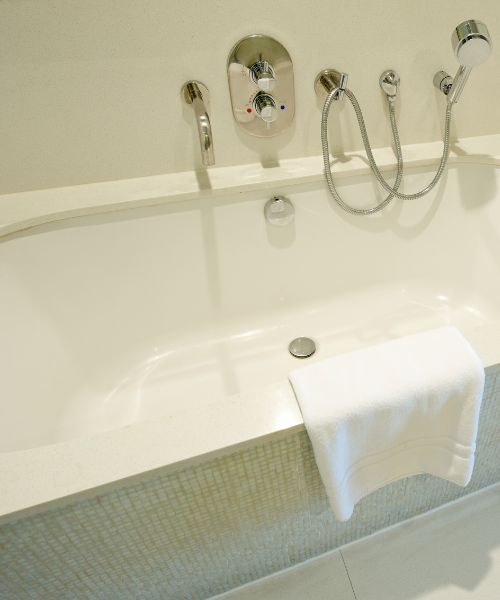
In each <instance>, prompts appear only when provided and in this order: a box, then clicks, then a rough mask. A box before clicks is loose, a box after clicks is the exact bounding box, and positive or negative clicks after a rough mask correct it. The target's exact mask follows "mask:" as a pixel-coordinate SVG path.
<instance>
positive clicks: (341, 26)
mask: <svg viewBox="0 0 500 600" xmlns="http://www.w3.org/2000/svg"><path fill="white" fill-rule="evenodd" d="M470 18H476V19H481V20H483V21H485V23H486V24H487V26H488V28H489V30H490V33H491V35H492V37H493V40H494V43H495V42H496V44H498V45H500V4H499V3H498V0H481V1H478V0H414V1H411V2H410V1H409V0H399V1H398V0H312V1H309V2H298V1H297V0H273V1H272V2H269V3H268V4H265V3H255V2H249V1H248V0H245V1H244V0H184V1H180V0H99V1H96V0H88V1H85V2H82V1H81V0H79V1H78V2H76V1H75V0H43V1H42V0H2V1H1V2H0V192H3V193H5V192H12V191H20V190H29V189H39V188H47V187H56V186H63V185H72V184H77V183H87V182H95V181H105V180H110V179H122V178H129V177H140V176H147V175H155V174H160V173H168V172H177V171H185V170H190V169H193V168H196V169H199V168H201V160H200V152H199V148H198V147H197V140H196V128H195V123H194V120H193V114H192V112H191V111H190V109H189V108H188V107H186V106H184V105H183V104H181V100H180V95H179V91H180V88H181V86H182V84H183V83H184V82H185V81H186V80H188V79H199V80H201V81H203V82H204V83H205V84H206V85H207V86H208V88H209V90H210V92H211V96H212V102H211V105H210V113H211V119H212V126H213V131H214V136H215V137H214V140H215V155H216V166H227V165H234V164H239V163H251V162H258V161H262V162H263V163H265V164H270V165H272V164H275V163H276V161H277V160H279V159H282V158H290V157H299V156H307V155H315V154H316V155H317V154H320V153H321V144H320V137H319V125H320V104H319V103H318V102H317V100H316V97H315V94H314V90H313V81H314V78H315V76H316V74H317V73H318V72H319V71H320V70H321V69H324V68H327V67H333V68H338V69H339V70H343V71H345V72H347V73H348V74H349V87H350V88H351V89H352V90H353V92H354V93H355V94H356V95H357V97H358V99H359V101H360V103H361V106H362V108H363V110H364V113H365V117H366V122H367V126H368V129H369V132H370V133H371V139H372V140H373V145H374V146H387V145H389V144H390V128H389V124H388V117H387V108H386V101H385V97H384V96H383V95H382V92H381V90H380V88H379V86H378V79H379V75H380V73H381V72H382V71H383V70H384V69H387V68H394V69H396V70H397V71H398V73H399V74H400V76H401V81H402V83H401V87H400V98H399V101H398V111H397V113H398V121H399V127H400V134H401V138H402V142H403V143H414V142H422V141H430V140H437V139H441V137H442V127H443V121H444V109H445V99H444V96H442V95H441V94H439V93H438V91H437V90H436V89H435V88H434V87H433V85H432V77H433V75H434V73H435V72H436V71H438V70H441V69H444V70H447V71H448V72H449V73H450V74H451V75H454V74H455V71H456V67H457V63H456V61H455V59H454V57H453V54H452V50H451V44H450V36H451V32H452V30H453V28H454V26H456V25H457V24H458V23H460V22H461V21H463V20H466V19H470ZM252 33H266V34H269V35H272V36H274V37H276V38H277V39H278V40H280V41H281V42H282V43H283V44H284V45H285V47H286V48H287V49H288V51H289V52H290V54H291V56H292V59H293V61H294V67H295V92H296V117H295V120H294V123H293V124H292V126H291V127H290V129H289V130H288V131H287V132H286V133H284V134H282V135H280V136H278V137H276V138H273V139H271V140H260V139H258V138H254V137H251V136H249V135H248V134H246V133H244V132H243V131H242V130H240V129H239V127H238V125H237V124H236V123H235V121H234V119H233V116H232V112H231V107H230V98H229V90H228V84H227V75H226V61H227V56H228V53H229V51H230V50H231V48H232V46H233V45H234V43H236V42H237V41H238V40H239V39H240V38H242V37H243V36H245V35H249V34H252ZM499 65H500V52H498V51H496V52H495V51H494V53H493V55H492V56H491V57H490V59H489V60H488V61H487V62H486V63H485V64H484V65H482V66H480V67H478V68H476V69H475V70H474V71H473V73H472V75H471V78H470V80H469V84H468V86H467V88H466V90H465V92H464V94H463V96H462V98H461V100H460V102H459V103H458V105H457V106H456V108H455V110H454V113H455V117H454V118H455V121H454V127H453V135H454V137H468V136H476V135H484V134H488V133H499V132H500V110H499V97H500V80H499V77H498V75H499V72H500V70H499ZM331 122H332V126H331V128H330V132H331V138H332V143H331V147H332V152H339V151H341V150H355V149H360V148H362V144H361V138H360V136H359V132H358V129H357V126H356V123H355V118H354V114H353V111H352V108H351V107H350V105H348V102H347V101H346V103H345V104H344V105H343V106H342V107H339V106H338V105H334V107H333V108H332V111H331Z"/></svg>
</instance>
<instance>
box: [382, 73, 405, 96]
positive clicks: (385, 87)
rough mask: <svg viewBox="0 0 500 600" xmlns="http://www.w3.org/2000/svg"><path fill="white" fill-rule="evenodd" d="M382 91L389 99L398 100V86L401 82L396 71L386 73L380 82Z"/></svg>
mask: <svg viewBox="0 0 500 600" xmlns="http://www.w3.org/2000/svg"><path fill="white" fill-rule="evenodd" d="M378 82H379V84H380V87H381V88H382V91H384V92H385V93H386V94H387V96H388V99H389V98H394V99H395V98H396V94H397V93H398V85H399V82H400V79H399V75H398V74H397V73H396V71H392V70H389V71H384V72H383V73H382V75H381V76H380V79H379V80H378Z"/></svg>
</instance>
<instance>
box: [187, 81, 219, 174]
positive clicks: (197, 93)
mask: <svg viewBox="0 0 500 600" xmlns="http://www.w3.org/2000/svg"><path fill="white" fill-rule="evenodd" d="M181 98H182V100H183V101H184V102H185V103H186V104H189V105H191V106H192V107H193V110H194V114H195V118H196V124H197V126H198V133H199V135H200V145H201V160H202V162H203V164H204V165H205V166H207V167H209V166H210V165H215V156H214V140H213V137H212V128H211V126H210V119H209V117H208V113H207V108H206V105H207V104H209V102H210V92H209V91H208V89H207V88H206V87H205V86H204V85H203V83H201V82H200V81H188V82H187V83H185V84H184V85H183V86H182V89H181Z"/></svg>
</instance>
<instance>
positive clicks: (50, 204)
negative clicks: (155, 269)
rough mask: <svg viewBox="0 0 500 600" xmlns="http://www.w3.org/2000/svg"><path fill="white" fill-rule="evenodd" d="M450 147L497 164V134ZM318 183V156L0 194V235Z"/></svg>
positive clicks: (418, 152) (428, 158)
mask: <svg viewBox="0 0 500 600" xmlns="http://www.w3.org/2000/svg"><path fill="white" fill-rule="evenodd" d="M451 148H452V149H451V151H450V159H449V163H450V164H453V163H464V162H465V163H475V164H477V163H479V164H490V165H495V166H500V134H496V135H490V136H481V137H476V138H466V139H463V140H459V141H457V142H455V143H453V144H452V146H451ZM442 151H443V144H442V142H430V143H426V144H413V145H407V146H403V157H404V160H405V167H419V166H429V165H437V164H438V163H439V161H440V159H441V154H442ZM373 154H374V156H375V160H376V161H377V164H378V166H379V168H380V170H381V171H388V170H392V169H395V168H396V159H395V156H394V151H393V150H392V148H378V149H376V150H374V151H373ZM340 157H341V159H340ZM333 158H334V160H333V164H332V173H333V174H334V176H335V177H336V178H341V177H351V176H355V175H366V174H369V173H370V168H369V166H368V161H367V158H366V155H365V153H364V152H361V151H360V152H348V153H346V154H344V155H338V157H333ZM323 180H324V174H323V158H322V156H311V157H305V158H300V159H297V158H294V159H288V160H283V161H281V162H280V164H279V166H277V167H273V168H266V167H263V166H262V165H261V164H260V163H255V164H250V165H239V166H235V167H216V168H213V169H209V170H206V171H186V172H183V173H171V174H167V175H156V176H151V177H140V178H135V179H123V180H119V181H106V182H102V183H91V184H84V185H75V186H70V187H62V188H54V189H46V190H36V191H29V192H18V193H13V194H3V195H0V237H2V236H6V235H9V234H12V233H15V232H17V231H21V230H23V229H28V228H30V227H35V226H37V225H42V224H44V223H49V222H52V221H59V220H63V219H68V218H73V217H81V216H86V215H90V214H97V213H102V212H112V211H116V210H124V209H130V208H138V207H144V206H154V205H158V204H168V203H171V202H181V201H185V200H194V199H200V198H208V197H213V196H225V195H229V194H234V193H243V192H249V191H255V190H264V189H269V188H274V187H277V186H284V185H299V184H304V183H314V182H318V181H323Z"/></svg>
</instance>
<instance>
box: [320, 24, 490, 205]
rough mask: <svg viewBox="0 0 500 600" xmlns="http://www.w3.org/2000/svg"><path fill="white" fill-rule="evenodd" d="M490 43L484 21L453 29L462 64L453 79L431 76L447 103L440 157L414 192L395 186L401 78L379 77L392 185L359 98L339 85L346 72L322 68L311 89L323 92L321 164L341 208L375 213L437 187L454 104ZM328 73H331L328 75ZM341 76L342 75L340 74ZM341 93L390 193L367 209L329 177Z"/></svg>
mask: <svg viewBox="0 0 500 600" xmlns="http://www.w3.org/2000/svg"><path fill="white" fill-rule="evenodd" d="M491 45H492V44H491V38H490V35H489V33H488V29H487V28H486V25H485V24H484V23H481V21H473V20H472V21H465V22H464V23H461V24H460V25H459V26H458V27H457V28H456V29H455V30H454V32H453V35H452V46H453V50H454V52H455V56H456V58H457V60H458V61H459V62H460V65H461V66H460V68H459V70H458V73H457V75H456V77H455V78H454V79H452V78H451V77H450V76H449V75H447V74H446V73H444V72H443V71H440V72H439V73H437V74H436V75H435V76H434V85H435V86H436V87H438V88H439V89H440V90H441V91H443V92H444V93H445V94H446V95H447V97H448V102H447V105H446V120H445V133H444V148H443V156H442V158H441V162H440V164H439V168H438V170H437V172H436V175H435V176H434V179H433V180H432V181H431V183H430V184H429V185H428V186H427V187H426V188H425V189H423V190H421V191H420V192H417V193H415V194H401V193H399V192H398V188H399V185H400V183H401V178H402V175H403V158H402V154H401V144H400V141H399V135H398V130H397V126H396V117H395V114H394V103H395V99H396V93H397V87H398V85H399V81H400V80H399V76H398V74H397V73H396V72H395V71H392V70H389V71H384V72H383V73H382V75H381V76H380V79H379V84H380V87H381V88H382V90H383V91H384V92H385V93H386V94H387V100H388V105H389V116H390V120H391V127H392V134H393V136H394V143H395V146H396V153H397V157H398V173H397V177H396V182H395V184H394V187H393V188H392V187H391V186H390V185H389V184H388V183H387V182H386V181H385V179H384V178H383V177H382V175H381V173H380V171H379V170H378V167H377V165H376V163H375V159H374V158H373V153H372V150H371V146H370V141H369V139H368V133H367V131H366V127H365V122H364V119H363V113H362V112H361V108H360V106H359V104H358V101H357V100H356V97H355V96H354V94H353V93H352V92H351V90H348V89H347V88H346V87H345V85H343V86H341V84H340V82H341V80H344V78H345V79H346V78H347V75H346V74H345V73H340V72H339V71H335V70H333V69H329V70H328V71H322V72H321V73H320V74H319V75H318V76H317V77H316V80H315V82H314V88H315V90H316V93H317V94H318V95H319V96H320V97H324V96H325V94H326V100H325V104H324V107H323V113H322V119H321V143H322V147H323V163H324V166H325V176H326V180H327V183H328V187H329V189H330V192H331V194H332V196H333V197H334V199H335V200H336V202H337V203H338V204H339V205H340V206H341V208H343V209H344V210H345V211H347V212H349V213H351V214H354V215H370V214H373V213H375V212H378V211H379V210H381V209H382V208H384V207H385V206H387V205H388V204H389V202H390V201H391V200H392V198H393V197H394V196H396V198H399V199H401V200H415V199H417V198H421V197H422V196H425V194H428V193H429V192H430V191H431V190H432V189H433V188H434V187H435V186H436V184H437V183H438V181H439V180H440V178H441V175H442V174H443V171H444V168H445V166H446V161H447V160H448V155H449V152H450V126H451V111H452V108H453V105H454V104H455V103H456V102H457V101H458V99H459V97H460V94H461V92H462V90H463V88H464V85H465V82H466V81H467V78H468V76H469V74H470V70H471V69H472V67H474V66H477V65H479V64H481V63H482V62H484V61H485V60H486V59H487V58H488V56H489V54H490V51H491ZM328 74H331V75H330V76H327V75H328ZM340 75H341V76H342V78H341V77H339V76H340ZM343 94H345V95H346V96H347V97H348V98H349V100H350V101H351V103H352V105H353V108H354V111H355V112H356V118H357V120H358V125H359V128H360V130H361V136H362V138H363V145H364V147H365V151H366V154H367V156H368V160H369V162H370V167H371V169H372V171H373V173H374V175H375V177H376V178H377V181H378V182H379V183H380V185H381V186H382V187H383V188H384V190H385V191H386V192H388V194H389V196H387V198H386V199H385V200H383V201H382V202H381V203H380V204H378V205H377V206H375V207H373V208H370V209H367V210H360V209H357V208H353V207H352V206H349V205H348V204H346V203H345V202H344V201H343V200H342V198H341V197H340V196H339V194H338V192H337V190H336V189H335V185H334V183H333V179H332V173H331V170H330V153H329V149H328V113H329V111H330V106H331V104H332V102H333V101H334V100H341V99H342V96H343Z"/></svg>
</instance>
